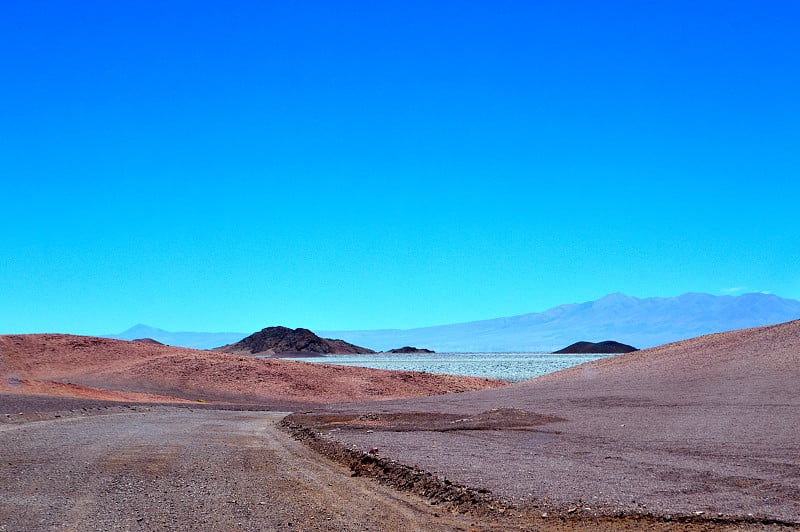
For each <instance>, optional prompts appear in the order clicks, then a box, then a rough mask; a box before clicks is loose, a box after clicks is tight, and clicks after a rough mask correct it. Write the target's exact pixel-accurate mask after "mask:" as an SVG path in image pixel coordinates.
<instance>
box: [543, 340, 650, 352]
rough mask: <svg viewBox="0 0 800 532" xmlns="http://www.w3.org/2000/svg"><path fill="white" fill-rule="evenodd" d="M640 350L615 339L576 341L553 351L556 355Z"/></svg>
mask: <svg viewBox="0 0 800 532" xmlns="http://www.w3.org/2000/svg"><path fill="white" fill-rule="evenodd" d="M632 351H638V349H636V348H635V347H633V346H632V345H628V344H621V343H619V342H614V341H613V340H606V341H605V342H575V343H574V344H572V345H569V346H567V347H565V348H564V349H559V350H558V351H554V352H553V353H554V354H556V355H575V354H587V353H588V354H617V353H630V352H632Z"/></svg>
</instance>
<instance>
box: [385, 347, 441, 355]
mask: <svg viewBox="0 0 800 532" xmlns="http://www.w3.org/2000/svg"><path fill="white" fill-rule="evenodd" d="M386 352H387V353H400V354H415V353H427V354H433V353H435V352H436V351H432V350H430V349H422V348H420V347H411V346H410V345H407V346H405V347H398V348H397V349H389V350H388V351H386Z"/></svg>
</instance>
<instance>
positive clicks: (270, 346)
mask: <svg viewBox="0 0 800 532" xmlns="http://www.w3.org/2000/svg"><path fill="white" fill-rule="evenodd" d="M215 351H222V352H225V353H243V354H251V355H280V354H284V353H291V354H303V353H312V354H318V355H327V354H366V353H374V352H375V351H372V350H371V349H367V348H366V347H360V346H357V345H353V344H349V343H347V342H345V341H344V340H332V339H328V338H320V337H319V336H317V335H316V334H314V333H313V332H311V331H309V330H308V329H290V328H288V327H267V328H266V329H262V330H260V331H258V332H256V333H253V334H251V335H250V336H248V337H247V338H244V339H242V340H240V341H238V342H236V343H234V344H229V345H226V346H222V347H218V348H217V349H215Z"/></svg>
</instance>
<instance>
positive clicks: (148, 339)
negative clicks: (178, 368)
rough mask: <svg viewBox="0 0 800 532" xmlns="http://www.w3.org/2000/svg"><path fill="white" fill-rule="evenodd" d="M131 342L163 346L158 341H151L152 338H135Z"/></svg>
mask: <svg viewBox="0 0 800 532" xmlns="http://www.w3.org/2000/svg"><path fill="white" fill-rule="evenodd" d="M131 342H139V343H140V344H153V345H164V344H162V343H161V342H159V341H158V340H153V339H152V338H137V339H136V340H131Z"/></svg>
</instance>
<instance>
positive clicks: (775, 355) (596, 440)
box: [0, 321, 800, 530]
mask: <svg viewBox="0 0 800 532" xmlns="http://www.w3.org/2000/svg"><path fill="white" fill-rule="evenodd" d="M798 382H800V321H794V322H789V323H785V324H780V325H775V326H769V327H761V328H757V329H747V330H741V331H733V332H727V333H720V334H715V335H709V336H704V337H699V338H695V339H691V340H686V341H683V342H678V343H675V344H668V345H664V346H660V347H656V348H652V349H647V350H643V351H638V352H634V353H630V354H626V355H620V356H616V357H612V358H607V359H603V360H598V361H595V362H592V363H588V364H584V365H581V366H576V367H574V368H570V369H568V370H564V371H561V372H558V373H554V374H550V375H545V376H543V377H539V378H536V379H533V380H530V381H526V382H523V383H519V384H514V385H508V384H505V383H502V382H499V381H492V380H489V379H477V378H470V377H458V376H447V375H433V374H425V373H414V372H387V371H380V370H369V369H362V368H347V367H337V366H328V365H324V364H307V363H301V362H292V361H287V360H279V359H256V358H252V357H246V356H239V355H234V354H225V353H218V352H208V351H195V350H190V349H183V348H175V347H167V346H160V345H152V344H146V343H137V342H125V341H118V340H109V339H102V338H93V337H78V336H70V335H6V336H0V479H1V480H0V530H110V529H114V528H118V529H125V530H293V529H297V530H396V529H400V528H404V529H409V530H598V529H600V530H642V529H646V530H783V529H787V530H788V529H797V528H798V527H800V385H798Z"/></svg>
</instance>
